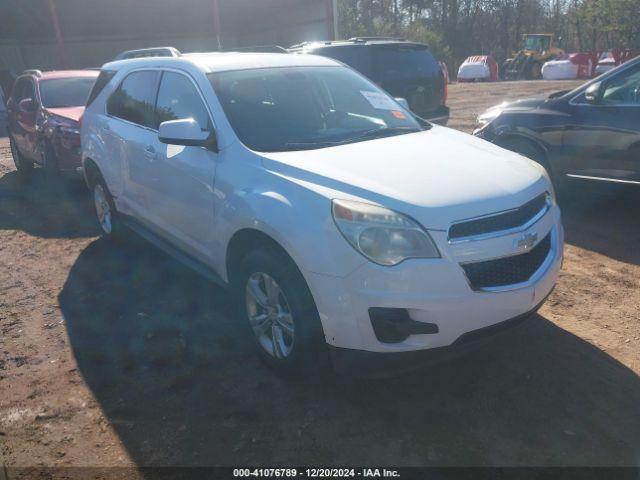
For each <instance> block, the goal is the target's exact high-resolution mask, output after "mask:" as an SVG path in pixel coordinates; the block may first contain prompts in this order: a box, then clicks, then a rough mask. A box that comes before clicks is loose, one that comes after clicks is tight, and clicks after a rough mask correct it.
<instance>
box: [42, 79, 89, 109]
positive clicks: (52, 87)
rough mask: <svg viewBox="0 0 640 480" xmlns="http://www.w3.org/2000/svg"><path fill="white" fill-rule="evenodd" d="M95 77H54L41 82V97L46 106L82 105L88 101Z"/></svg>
mask: <svg viewBox="0 0 640 480" xmlns="http://www.w3.org/2000/svg"><path fill="white" fill-rule="evenodd" d="M95 81H96V79H95V78H94V77H79V78H54V79H51V80H42V81H41V82H40V97H41V98H42V105H44V106H45V107H46V108H62V107H81V106H84V104H85V103H86V101H87V98H88V97H89V92H90V91H91V88H92V87H93V84H94V83H95Z"/></svg>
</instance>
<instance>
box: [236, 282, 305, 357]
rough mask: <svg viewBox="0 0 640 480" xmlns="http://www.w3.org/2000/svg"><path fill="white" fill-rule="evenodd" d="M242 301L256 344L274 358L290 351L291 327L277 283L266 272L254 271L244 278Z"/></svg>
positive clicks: (287, 311)
mask: <svg viewBox="0 0 640 480" xmlns="http://www.w3.org/2000/svg"><path fill="white" fill-rule="evenodd" d="M245 301H246V307H247V314H248V316H249V323H250V325H251V328H252V329H253V333H254V335H255V336H256V339H257V341H258V343H259V344H260V346H261V347H262V348H263V349H264V350H265V351H266V352H267V353H268V354H269V355H271V356H273V357H275V358H278V359H284V358H287V357H288V356H289V355H290V354H291V352H292V351H293V344H294V338H295V326H294V322H293V315H292V313H291V308H290V307H289V303H288V301H287V298H286V297H285V295H284V292H283V291H282V289H281V288H280V285H278V283H277V282H276V281H275V279H274V278H273V277H271V276H270V275H268V274H267V273H264V272H255V273H253V274H252V275H251V276H250V277H249V278H248V280H247V284H246V287H245Z"/></svg>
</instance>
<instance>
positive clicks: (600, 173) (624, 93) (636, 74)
mask: <svg viewBox="0 0 640 480" xmlns="http://www.w3.org/2000/svg"><path fill="white" fill-rule="evenodd" d="M572 109H573V112H572V113H573V115H572V116H573V119H572V121H571V123H570V125H569V126H568V128H567V130H566V131H565V133H564V136H563V143H564V149H565V153H566V154H567V158H569V159H570V160H569V161H568V162H569V163H568V168H567V175H568V176H569V177H574V178H582V179H588V180H601V181H610V182H617V183H633V184H636V183H638V184H640V65H637V66H636V67H634V68H631V69H627V70H624V71H622V72H620V73H619V74H618V75H615V76H613V77H611V78H609V79H607V80H604V84H603V85H602V88H601V89H600V94H599V96H598V98H597V100H596V102H595V103H592V104H587V103H585V102H583V101H581V97H578V98H577V99H575V100H574V105H573V106H572Z"/></svg>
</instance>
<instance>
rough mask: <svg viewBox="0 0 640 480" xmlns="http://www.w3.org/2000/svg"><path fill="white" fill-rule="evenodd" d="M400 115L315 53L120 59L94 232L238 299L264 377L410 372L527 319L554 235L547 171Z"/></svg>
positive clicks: (93, 117)
mask: <svg viewBox="0 0 640 480" xmlns="http://www.w3.org/2000/svg"><path fill="white" fill-rule="evenodd" d="M402 104H403V102H402V101H400V100H395V99H393V98H391V97H389V96H388V95H387V94H386V93H385V92H383V91H381V90H380V89H379V88H378V87H377V86H376V85H375V84H373V83H372V82H370V81H369V80H367V79H366V78H365V77H363V76H362V75H360V74H359V73H357V72H355V71H354V70H351V69H350V68H348V67H345V66H344V65H342V64H340V63H338V62H336V61H334V60H331V59H328V58H325V57H317V56H312V55H287V54H250V53H206V54H189V55H177V56H174V57H170V58H165V57H155V58H139V59H130V60H122V61H116V62H112V63H108V64H106V65H104V66H103V68H102V72H101V74H100V77H99V79H98V81H97V82H96V86H95V87H94V90H93V92H92V94H91V96H90V99H89V104H88V106H87V109H86V112H85V114H84V118H83V121H82V157H83V165H84V173H85V177H86V181H87V184H88V185H89V187H90V189H91V190H92V195H93V198H94V199H95V207H96V213H97V216H98V219H99V222H100V225H101V227H102V230H103V232H104V234H105V235H107V236H114V235H116V234H118V233H120V232H121V231H122V228H123V226H126V227H128V228H129V229H133V230H134V231H136V232H138V233H139V234H141V235H142V236H144V237H145V238H147V239H149V240H151V241H152V242H154V243H155V244H156V245H158V246H159V247H160V248H162V249H164V250H166V251H167V252H169V253H171V254H173V255H174V256H176V257H177V258H179V259H180V260H182V261H184V262H185V263H187V264H188V265H190V266H192V267H193V268H195V269H197V270H198V271H200V272H202V273H205V274H206V275H208V276H209V278H213V279H215V280H217V281H218V282H219V283H221V284H223V285H227V286H229V287H231V288H232V291H234V292H236V293H238V299H239V300H241V301H240V303H241V305H242V309H243V316H244V317H246V320H243V321H247V322H248V325H250V326H251V330H252V332H253V334H254V336H255V341H256V345H257V348H258V351H259V352H260V354H261V356H262V357H263V358H264V359H265V360H266V361H267V362H268V363H269V364H270V365H272V366H274V367H277V368H279V369H283V370H286V371H295V372H300V371H303V372H304V371H309V370H310V369H313V368H314V367H316V366H317V365H318V364H319V361H320V359H322V358H331V359H332V360H333V363H334V366H335V367H336V368H338V369H339V370H345V369H346V370H350V371H353V370H354V369H361V372H360V373H362V374H369V375H371V374H374V373H379V372H384V369H385V368H387V367H392V368H394V369H395V368H400V367H403V366H407V367H411V366H414V365H416V364H419V363H422V361H421V360H418V359H416V358H414V357H415V356H416V354H418V353H421V354H425V355H426V356H434V357H436V356H438V357H439V356H440V355H441V354H447V353H448V352H456V351H459V350H460V347H463V346H465V345H467V344H473V343H476V342H475V341H476V340H478V339H480V338H484V337H486V336H487V334H489V333H493V332H494V331H495V330H498V329H501V328H502V327H504V326H507V325H512V324H514V323H518V321H519V320H521V319H524V318H526V317H527V316H530V314H532V313H533V312H535V311H536V309H537V308H538V307H539V306H540V305H541V303H542V302H543V301H544V299H545V298H546V297H547V295H548V294H549V293H550V292H551V290H552V289H553V287H554V284H555V282H556V279H557V275H558V271H559V269H560V264H561V260H562V246H563V230H562V225H561V221H560V211H559V209H558V206H557V205H556V202H555V198H554V193H553V189H552V186H551V183H550V182H549V178H548V177H547V175H546V173H545V171H544V169H543V168H541V167H540V166H538V165H537V164H535V163H533V162H532V161H529V160H527V159H525V158H524V157H521V156H519V155H517V154H514V153H511V152H508V151H506V150H503V149H501V148H499V147H496V146H494V145H492V144H490V143H487V142H485V141H483V140H479V139H476V138H474V137H472V136H471V135H467V134H464V133H459V132H456V131H454V130H450V129H448V128H443V127H438V126H435V125H431V124H429V123H426V122H424V121H422V120H420V119H418V118H416V117H414V116H413V115H412V114H411V113H410V112H409V111H408V110H407V109H405V108H404V107H403V106H402ZM248 331H249V329H248ZM327 345H328V348H327ZM441 347H448V348H441ZM327 352H328V353H329V354H330V355H329V356H328V357H325V355H324V354H325V353H327Z"/></svg>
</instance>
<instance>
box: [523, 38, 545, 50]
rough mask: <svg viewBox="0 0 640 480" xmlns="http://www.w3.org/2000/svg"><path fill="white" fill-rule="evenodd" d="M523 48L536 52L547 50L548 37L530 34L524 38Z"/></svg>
mask: <svg viewBox="0 0 640 480" xmlns="http://www.w3.org/2000/svg"><path fill="white" fill-rule="evenodd" d="M524 49H525V50H535V51H536V52H542V51H544V50H549V37H544V36H534V35H530V36H528V37H526V38H525V41H524Z"/></svg>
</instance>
